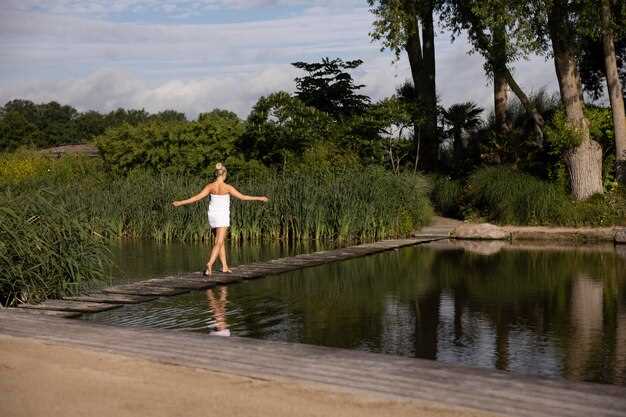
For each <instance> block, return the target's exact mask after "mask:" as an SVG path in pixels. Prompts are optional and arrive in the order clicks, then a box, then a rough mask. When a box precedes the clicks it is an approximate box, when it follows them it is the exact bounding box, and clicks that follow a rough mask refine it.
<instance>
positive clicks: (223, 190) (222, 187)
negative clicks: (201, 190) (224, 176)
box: [209, 181, 230, 195]
mask: <svg viewBox="0 0 626 417" xmlns="http://www.w3.org/2000/svg"><path fill="white" fill-rule="evenodd" d="M209 186H210V187H211V191H210V192H211V194H216V195H225V194H230V185H228V184H226V183H225V182H224V181H214V182H212V183H211V184H209Z"/></svg>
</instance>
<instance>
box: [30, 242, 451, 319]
mask: <svg viewBox="0 0 626 417" xmlns="http://www.w3.org/2000/svg"><path fill="white" fill-rule="evenodd" d="M445 237H446V236H430V235H429V236H424V237H417V238H412V239H395V240H383V241H380V242H375V243H367V244H362V245H357V246H350V247H347V248H342V249H335V250H328V251H320V252H314V253H310V254H303V255H297V256H291V257H286V258H279V259H273V260H271V261H267V262H255V263H252V264H248V265H241V266H237V267H233V268H231V269H232V271H233V272H232V273H227V274H226V273H222V272H214V273H213V275H212V276H211V277H210V278H209V277H204V276H202V273H201V272H191V273H183V274H178V275H174V276H168V277H164V278H154V279H149V280H145V281H139V282H134V283H132V284H125V285H116V286H113V287H109V288H105V289H103V290H101V291H97V292H92V293H89V294H84V295H81V296H77V297H65V298H64V299H63V300H48V301H44V302H43V303H40V304H21V305H19V307H20V308H22V309H28V310H30V311H31V313H32V314H41V315H48V316H50V315H54V316H57V317H65V318H73V317H76V316H78V315H80V314H83V313H96V312H100V311H106V310H111V309H114V308H118V307H121V306H122V305H124V304H137V303H143V302H146V301H151V300H153V299H155V298H156V297H166V296H174V295H179V294H183V293H186V292H189V291H193V290H204V289H207V288H211V287H214V286H216V285H218V284H219V285H227V284H232V283H237V282H241V281H243V280H249V279H257V278H262V277H264V276H267V275H273V274H281V273H284V272H289V271H295V270H297V269H303V268H310V267H313V266H318V265H323V264H327V263H331V262H337V261H342V260H345V259H352V258H357V257H360V256H366V255H372V254H375V253H379V252H384V251H388V250H393V249H398V248H401V247H404V246H412V245H417V244H420V243H426V242H432V241H435V240H440V239H443V238H445Z"/></svg>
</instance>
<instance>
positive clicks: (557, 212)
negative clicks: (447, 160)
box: [431, 167, 626, 226]
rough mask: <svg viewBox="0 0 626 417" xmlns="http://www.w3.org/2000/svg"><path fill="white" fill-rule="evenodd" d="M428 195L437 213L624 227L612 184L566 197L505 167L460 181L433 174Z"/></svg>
mask: <svg viewBox="0 0 626 417" xmlns="http://www.w3.org/2000/svg"><path fill="white" fill-rule="evenodd" d="M431 198H432V201H433V204H434V206H435V207H436V208H437V209H438V210H439V211H440V212H442V213H443V214H445V215H449V216H452V217H457V218H469V219H477V218H480V219H482V220H487V221H491V222H495V223H498V224H513V225H531V226H539V225H541V226H611V225H626V191H625V190H624V189H623V188H620V187H618V186H614V187H613V188H610V189H609V190H608V191H607V192H606V193H604V194H602V195H595V196H593V197H591V198H590V199H588V200H586V201H572V200H571V198H570V197H569V195H568V192H567V190H566V189H564V187H563V186H561V185H559V184H557V183H553V182H549V181H543V180H540V179H538V178H536V177H534V176H532V175H529V174H525V173H522V172H519V171H517V170H515V169H513V168H511V167H488V168H482V169H479V170H477V171H475V172H474V173H473V174H472V175H470V176H469V178H468V179H467V180H466V181H460V180H453V179H450V178H445V177H438V178H435V179H434V181H433V190H432V192H431Z"/></svg>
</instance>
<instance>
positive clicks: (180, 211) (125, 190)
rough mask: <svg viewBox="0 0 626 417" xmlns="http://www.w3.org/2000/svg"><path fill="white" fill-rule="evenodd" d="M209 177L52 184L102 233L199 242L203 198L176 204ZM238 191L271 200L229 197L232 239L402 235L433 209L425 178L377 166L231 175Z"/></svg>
mask: <svg viewBox="0 0 626 417" xmlns="http://www.w3.org/2000/svg"><path fill="white" fill-rule="evenodd" d="M206 181H207V180H203V179H201V178H193V177H178V176H172V175H154V174H150V173H147V172H134V173H132V174H131V175H129V176H127V177H119V178H115V179H112V180H102V179H100V180H98V179H93V178H92V179H87V180H84V181H80V182H78V183H73V184H65V185H62V186H58V187H56V188H55V191H54V192H55V193H56V196H57V198H58V199H60V200H62V201H63V204H64V205H65V206H67V207H69V208H70V210H71V211H77V212H87V213H88V216H87V219H86V222H87V223H88V225H89V228H90V229H91V230H92V231H93V232H94V233H97V234H98V235H101V236H104V237H105V238H108V239H152V240H155V241H157V242H171V241H184V242H200V241H209V240H210V239H211V231H210V229H209V227H208V222H207V213H206V208H207V207H206V203H204V202H201V203H198V204H196V205H193V206H185V207H180V208H174V207H172V206H171V202H172V201H173V200H174V199H182V198H186V197H188V196H191V195H193V194H195V193H197V192H199V191H200V190H201V189H202V187H203V186H204V185H205V184H206ZM234 183H235V185H236V186H237V187H238V188H239V190H240V191H241V192H243V193H248V194H256V195H260V194H263V195H268V196H269V197H270V199H271V200H270V202H269V203H267V204H261V203H256V202H241V201H238V200H234V201H233V207H232V210H231V229H230V238H231V239H233V240H237V241H248V240H254V241H263V240H266V241H267V240H277V239H281V240H290V241H304V240H338V241H365V240H374V239H381V238H390V237H399V236H406V235H408V234H409V233H410V232H411V231H413V230H415V228H417V227H419V226H421V225H424V224H426V223H427V222H428V221H429V219H430V216H431V214H432V209H431V207H430V203H429V201H428V197H427V192H428V183H427V182H426V181H425V180H424V179H423V178H422V177H420V176H416V175H406V176H395V175H392V174H390V173H387V172H385V171H383V170H378V169H365V170H360V171H357V170H351V171H326V172H314V173H305V172H300V171H297V172H285V173H282V174H277V175H275V176H267V177H264V178H251V179H247V180H241V181H238V180H235V181H234Z"/></svg>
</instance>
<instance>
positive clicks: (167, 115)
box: [150, 110, 187, 122]
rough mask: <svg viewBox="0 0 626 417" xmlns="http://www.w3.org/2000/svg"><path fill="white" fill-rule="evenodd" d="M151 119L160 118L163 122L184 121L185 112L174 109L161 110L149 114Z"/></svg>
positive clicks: (185, 119) (185, 117)
mask: <svg viewBox="0 0 626 417" xmlns="http://www.w3.org/2000/svg"><path fill="white" fill-rule="evenodd" d="M150 119H151V120H161V121H163V122H186V121H187V116H185V113H182V112H179V111H176V110H163V111H160V112H158V113H156V114H153V115H150Z"/></svg>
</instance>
